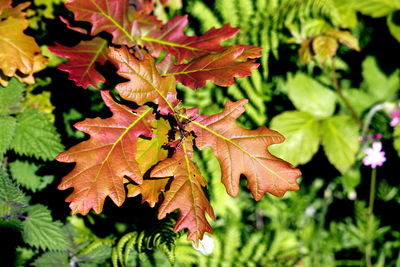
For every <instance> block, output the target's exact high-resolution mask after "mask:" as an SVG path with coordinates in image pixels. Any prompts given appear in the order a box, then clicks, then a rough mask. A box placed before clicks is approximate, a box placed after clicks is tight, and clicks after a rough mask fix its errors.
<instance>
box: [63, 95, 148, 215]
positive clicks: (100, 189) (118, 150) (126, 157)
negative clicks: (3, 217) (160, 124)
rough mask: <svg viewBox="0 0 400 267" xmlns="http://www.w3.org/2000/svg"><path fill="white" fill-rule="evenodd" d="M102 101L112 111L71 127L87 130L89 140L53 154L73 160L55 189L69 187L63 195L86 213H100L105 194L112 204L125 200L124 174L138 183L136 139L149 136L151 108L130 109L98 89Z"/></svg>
mask: <svg viewBox="0 0 400 267" xmlns="http://www.w3.org/2000/svg"><path fill="white" fill-rule="evenodd" d="M101 95H102V97H103V100H104V102H105V103H106V105H107V106H108V107H109V108H110V109H111V111H112V112H113V116H112V117H111V118H107V119H100V118H95V119H86V120H84V121H82V122H79V123H77V124H76V125H75V127H76V128H77V129H79V130H81V131H83V132H86V133H88V134H89V135H90V136H91V137H90V139H89V140H87V141H84V142H82V143H79V144H78V145H76V146H74V147H72V148H70V149H69V150H68V151H65V152H62V153H61V154H59V155H58V156H57V158H56V159H57V160H58V161H62V162H76V165H75V168H74V169H73V170H72V171H71V172H70V173H69V174H68V175H67V176H65V177H64V178H63V180H62V182H61V184H60V185H59V187H58V188H59V189H61V190H64V189H67V188H70V187H73V188H74V189H75V190H74V191H73V192H72V194H71V195H70V196H69V197H68V198H67V201H68V202H71V204H70V207H71V209H72V212H73V213H81V214H86V213H88V212H89V210H90V209H93V210H94V211H95V212H97V213H100V212H101V211H102V209H103V203H104V200H105V198H106V197H107V196H109V197H110V198H111V199H112V200H113V201H114V203H115V204H117V205H118V206H120V205H122V203H123V202H124V200H125V195H126V193H125V189H124V185H123V179H124V176H128V177H130V178H131V179H133V180H134V181H135V182H137V183H139V184H140V183H142V175H141V173H140V171H139V168H138V164H137V162H136V140H137V139H138V137H139V136H141V135H144V136H149V137H150V136H151V125H152V124H153V120H154V115H152V113H151V110H152V109H151V108H149V107H142V108H139V109H137V110H132V109H130V108H128V107H126V106H123V105H120V104H117V103H115V102H114V100H113V99H112V97H111V96H110V94H109V93H108V92H106V91H102V92H101Z"/></svg>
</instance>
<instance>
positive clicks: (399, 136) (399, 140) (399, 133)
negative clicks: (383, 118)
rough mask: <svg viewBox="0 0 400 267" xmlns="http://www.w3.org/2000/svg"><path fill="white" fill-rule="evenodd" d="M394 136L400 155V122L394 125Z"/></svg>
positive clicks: (394, 143)
mask: <svg viewBox="0 0 400 267" xmlns="http://www.w3.org/2000/svg"><path fill="white" fill-rule="evenodd" d="M393 137H394V138H393V146H394V148H395V149H396V150H397V154H398V155H399V157H400V123H398V124H397V125H396V126H395V127H394V132H393Z"/></svg>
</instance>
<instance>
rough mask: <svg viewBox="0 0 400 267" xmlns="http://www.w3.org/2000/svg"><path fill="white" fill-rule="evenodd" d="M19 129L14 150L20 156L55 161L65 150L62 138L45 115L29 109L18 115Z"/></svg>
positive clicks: (13, 144) (13, 146)
mask: <svg viewBox="0 0 400 267" xmlns="http://www.w3.org/2000/svg"><path fill="white" fill-rule="evenodd" d="M17 122H18V123H17V128H16V132H15V137H14V142H13V143H12V148H13V149H14V151H15V152H16V153H17V154H19V155H27V156H34V157H35V158H41V159H43V160H53V159H54V158H55V157H56V156H57V154H58V153H60V152H61V151H63V150H64V147H63V145H62V144H61V141H60V136H59V135H58V133H57V132H56V129H55V127H54V126H53V124H51V123H50V122H49V120H48V118H47V117H46V115H45V114H43V113H41V112H39V111H38V110H37V109H27V110H25V111H24V112H22V113H20V114H18V115H17Z"/></svg>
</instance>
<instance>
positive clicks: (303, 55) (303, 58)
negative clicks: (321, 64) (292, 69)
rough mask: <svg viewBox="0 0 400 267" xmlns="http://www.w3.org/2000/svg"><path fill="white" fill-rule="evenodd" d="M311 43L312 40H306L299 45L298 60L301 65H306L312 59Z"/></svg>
mask: <svg viewBox="0 0 400 267" xmlns="http://www.w3.org/2000/svg"><path fill="white" fill-rule="evenodd" d="M311 43H312V39H307V40H305V41H304V42H302V43H301V46H300V49H299V59H300V62H301V63H302V64H307V63H308V62H310V61H311V59H312V58H313V54H312V51H311Z"/></svg>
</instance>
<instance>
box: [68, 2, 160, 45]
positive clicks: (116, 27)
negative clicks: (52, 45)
mask: <svg viewBox="0 0 400 267" xmlns="http://www.w3.org/2000/svg"><path fill="white" fill-rule="evenodd" d="M65 6H66V7H67V8H68V9H69V10H70V11H72V12H73V13H74V15H75V19H76V20H83V21H87V22H90V23H91V24H92V30H91V34H92V35H93V36H95V35H97V34H99V33H100V32H102V31H105V32H108V33H110V34H111V35H112V36H113V38H112V42H113V43H115V44H126V45H130V46H132V45H134V44H136V43H137V41H138V37H139V36H141V35H142V34H143V33H142V32H148V31H150V30H151V29H153V28H157V27H159V26H160V23H161V22H159V21H158V20H157V19H156V17H154V16H150V15H146V14H144V13H142V12H136V11H135V9H134V8H133V7H131V6H129V0H119V1H96V0H70V1H68V2H67V3H66V4H65Z"/></svg>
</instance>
